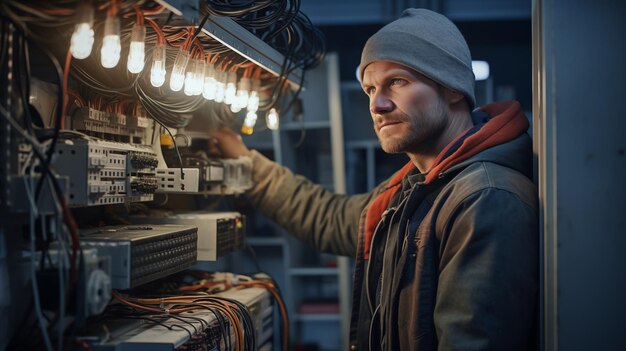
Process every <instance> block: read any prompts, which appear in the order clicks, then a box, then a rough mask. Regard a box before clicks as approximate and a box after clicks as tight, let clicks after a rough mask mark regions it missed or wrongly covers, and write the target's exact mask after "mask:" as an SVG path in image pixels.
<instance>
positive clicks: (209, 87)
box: [202, 65, 217, 100]
mask: <svg viewBox="0 0 626 351" xmlns="http://www.w3.org/2000/svg"><path fill="white" fill-rule="evenodd" d="M216 93H217V81H216V80H215V69H214V68H213V66H212V65H209V66H208V67H207V69H206V73H205V75H204V88H203V90H202V96H204V98H205V99H207V100H215V95H216Z"/></svg>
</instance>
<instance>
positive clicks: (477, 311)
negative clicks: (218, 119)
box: [249, 103, 539, 350]
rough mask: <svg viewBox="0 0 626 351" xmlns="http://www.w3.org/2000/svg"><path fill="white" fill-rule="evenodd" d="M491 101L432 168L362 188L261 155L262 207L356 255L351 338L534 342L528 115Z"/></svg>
mask: <svg viewBox="0 0 626 351" xmlns="http://www.w3.org/2000/svg"><path fill="white" fill-rule="evenodd" d="M483 110H485V111H486V112H488V113H489V114H490V115H492V116H494V118H492V119H491V120H490V121H489V122H487V123H484V124H483V123H481V121H478V124H477V126H476V127H475V128H473V129H472V130H470V131H468V133H466V134H465V135H463V136H462V137H461V138H460V139H458V140H456V141H455V142H453V144H451V145H449V147H448V148H446V149H445V150H444V151H443V152H442V155H440V156H441V157H440V158H438V160H437V161H436V164H435V167H434V168H433V170H431V171H430V172H429V173H428V174H417V173H416V171H414V170H411V168H412V167H410V166H408V167H405V168H404V169H403V170H402V172H399V173H398V174H396V175H395V176H394V177H392V178H391V179H390V180H388V181H386V182H384V183H383V184H381V185H379V186H378V187H377V188H376V189H374V190H373V191H372V192H370V193H367V194H362V195H357V196H350V197H347V196H344V195H338V194H332V193H330V192H327V191H325V190H324V189H322V188H321V187H319V186H316V185H314V184H312V183H310V182H308V181H307V180H306V179H304V178H302V177H299V176H294V175H292V174H291V172H289V171H288V170H287V169H285V168H283V167H280V166H278V165H276V164H274V163H272V162H270V161H268V160H267V159H264V158H263V157H262V156H261V155H260V154H258V153H254V154H253V162H254V173H253V178H254V180H255V182H256V185H255V187H254V188H253V189H252V190H251V191H250V192H249V196H250V198H251V200H252V201H253V202H254V203H255V204H256V205H257V207H258V208H259V209H260V210H261V212H263V213H264V214H266V215H268V216H269V217H270V218H273V219H274V220H276V221H277V222H278V223H279V224H281V225H283V226H285V227H286V228H287V229H288V230H289V231H290V232H291V233H293V234H295V235H296V236H298V237H300V238H301V239H303V240H305V241H307V242H309V243H311V244H312V245H313V246H314V247H316V248H318V249H320V250H323V251H327V252H333V253H337V254H343V255H350V256H353V257H356V263H355V271H354V289H353V313H352V321H351V322H352V323H351V335H350V338H351V345H352V348H353V349H359V350H363V349H368V347H370V348H371V349H385V350H435V349H440V350H529V349H533V348H535V347H536V341H535V334H536V333H535V329H536V319H537V303H538V274H539V268H538V263H539V256H538V244H539V238H538V221H537V216H538V212H537V195H536V189H535V187H534V185H533V183H532V181H531V180H530V178H531V175H532V146H531V142H530V138H529V137H528V136H527V135H526V134H525V133H524V132H523V130H525V129H526V128H527V121H526V120H525V117H524V116H523V115H522V114H521V112H520V108H519V104H517V103H502V104H497V105H493V106H488V107H486V108H484V109H483ZM500 115H507V116H508V117H507V118H508V119H507V118H503V117H502V116H500ZM477 116H480V114H477ZM498 117H500V118H498ZM522 118H523V121H524V122H525V123H526V124H525V125H524V126H522V125H520V123H522ZM513 124H517V126H516V127H512V125H513ZM522 129H523V130H522ZM520 130H521V131H522V132H520ZM503 136H504V137H503ZM400 179H401V180H400ZM381 199H383V201H381ZM381 203H382V205H381ZM372 209H374V210H372ZM376 209H378V212H377V210H376ZM381 210H382V211H381ZM285 214H289V215H285ZM368 222H369V223H368ZM372 223H374V224H375V228H371V227H372ZM373 229H375V230H373ZM366 248H369V249H370V250H367V249H366ZM370 251H371V252H370Z"/></svg>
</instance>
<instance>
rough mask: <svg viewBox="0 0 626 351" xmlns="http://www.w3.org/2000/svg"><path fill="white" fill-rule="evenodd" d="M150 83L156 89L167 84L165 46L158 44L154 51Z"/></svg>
mask: <svg viewBox="0 0 626 351" xmlns="http://www.w3.org/2000/svg"><path fill="white" fill-rule="evenodd" d="M150 83H152V86H153V87H155V88H158V87H160V86H162V85H163V83H165V44H156V45H155V47H154V50H152V68H151V69H150Z"/></svg>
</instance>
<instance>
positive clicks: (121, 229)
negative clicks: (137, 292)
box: [81, 225, 198, 289]
mask: <svg viewBox="0 0 626 351" xmlns="http://www.w3.org/2000/svg"><path fill="white" fill-rule="evenodd" d="M197 230H198V228H196V227H189V226H181V225H142V226H140V225H133V226H117V227H110V226H108V227H99V228H94V229H86V230H83V231H81V239H82V240H81V246H83V247H86V248H96V249H98V253H99V254H100V255H105V256H109V257H110V258H111V282H112V286H113V288H115V289H130V288H134V287H136V286H139V285H141V284H144V283H147V282H151V281H153V280H156V279H159V278H162V277H166V276H168V275H170V274H172V273H176V272H180V271H182V270H184V269H186V268H190V267H192V266H193V265H194V264H195V263H196V257H197V251H198V249H197V241H198V234H197Z"/></svg>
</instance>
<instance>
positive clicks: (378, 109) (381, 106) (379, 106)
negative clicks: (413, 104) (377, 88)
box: [370, 92, 394, 115]
mask: <svg viewBox="0 0 626 351" xmlns="http://www.w3.org/2000/svg"><path fill="white" fill-rule="evenodd" d="M393 107H394V104H393V101H391V99H389V97H387V96H386V95H385V94H383V93H382V92H381V93H378V92H376V93H374V95H372V97H371V98H370V112H371V113H372V115H378V114H383V113H386V112H390V111H392V110H393Z"/></svg>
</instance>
